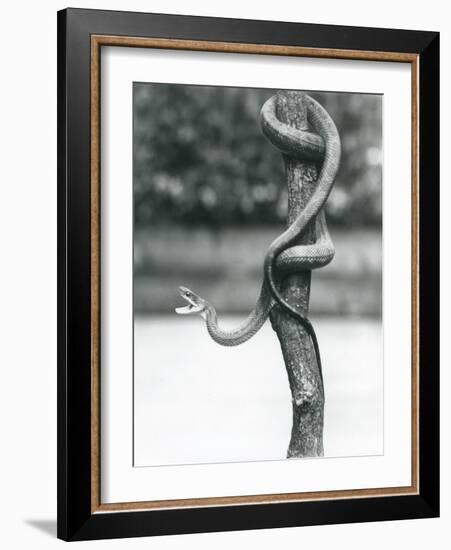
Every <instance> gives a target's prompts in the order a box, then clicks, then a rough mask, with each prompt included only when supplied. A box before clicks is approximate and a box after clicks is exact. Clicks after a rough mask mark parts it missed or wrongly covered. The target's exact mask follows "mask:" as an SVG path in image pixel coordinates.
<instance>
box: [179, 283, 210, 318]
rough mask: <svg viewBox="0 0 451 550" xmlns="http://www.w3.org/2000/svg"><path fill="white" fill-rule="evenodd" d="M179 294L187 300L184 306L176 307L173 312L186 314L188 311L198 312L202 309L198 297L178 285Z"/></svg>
mask: <svg viewBox="0 0 451 550" xmlns="http://www.w3.org/2000/svg"><path fill="white" fill-rule="evenodd" d="M179 294H180V296H181V297H182V298H183V299H184V300H185V301H186V302H188V305H186V306H184V307H176V308H175V312H176V313H178V314H179V315H187V314H189V313H200V312H201V311H202V310H203V305H202V304H200V303H199V302H198V297H197V296H196V295H195V294H194V292H191V290H189V289H188V288H186V287H184V286H180V287H179Z"/></svg>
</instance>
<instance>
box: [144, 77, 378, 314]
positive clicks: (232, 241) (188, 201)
mask: <svg viewBox="0 0 451 550" xmlns="http://www.w3.org/2000/svg"><path fill="white" fill-rule="evenodd" d="M273 94H274V91H273V90H254V89H246V88H220V87H206V86H205V87H204V86H186V85H174V84H170V85H166V84H147V83H143V84H139V83H135V84H134V208H135V217H134V219H135V242H134V248H135V250H134V252H135V255H134V258H135V271H134V275H135V312H136V313H138V314H146V313H158V312H161V313H162V312H165V311H167V310H168V305H169V304H172V302H173V299H174V289H176V288H177V286H178V285H179V284H186V285H187V286H192V288H193V290H196V289H197V290H198V291H199V292H200V293H201V294H203V295H205V296H206V297H209V298H210V299H211V300H212V301H213V303H214V304H215V305H216V306H217V308H218V309H219V310H220V311H223V312H229V313H232V312H233V313H240V312H244V311H246V312H247V311H249V310H250V309H251V308H252V306H253V305H254V301H255V295H256V292H257V290H258V287H259V285H260V281H261V273H262V261H263V257H264V254H265V252H266V250H267V248H268V246H269V244H270V243H271V241H272V240H273V239H274V238H275V237H276V236H277V235H278V234H280V232H281V231H282V230H283V228H284V224H285V220H286V213H287V188H286V181H285V177H284V166H283V160H282V156H281V154H280V153H279V152H278V151H277V150H276V149H275V148H274V147H273V146H272V145H271V144H270V143H269V142H268V141H267V140H266V139H265V137H264V136H263V135H262V133H261V131H260V126H259V123H258V115H259V111H260V109H261V106H262V105H263V103H264V102H265V101H266V99H268V98H269V97H270V96H271V95H273ZM311 95H312V96H313V97H314V98H315V99H317V100H318V101H319V102H320V103H321V104H322V105H324V107H325V108H326V109H327V110H328V112H329V113H330V115H331V116H332V118H333V120H334V121H335V124H336V125H337V128H338V130H339V133H340V136H341V142H342V150H343V154H342V160H341V166H340V171H339V173H338V177H337V180H336V183H335V185H334V188H333V190H332V193H331V195H330V197H329V199H328V202H327V205H326V211H327V218H328V224H329V227H330V232H331V235H332V239H333V241H334V243H335V246H336V249H337V252H336V256H335V258H334V260H333V262H332V263H331V264H330V265H329V266H328V267H327V268H326V269H322V270H317V271H316V272H315V273H314V276H313V281H314V284H313V286H312V299H311V313H312V314H322V315H347V314H349V315H366V316H368V315H369V316H380V314H381V268H382V260H381V255H382V247H381V228H382V127H381V124H382V97H381V96H375V95H362V94H344V93H341V94H338V93H311Z"/></svg>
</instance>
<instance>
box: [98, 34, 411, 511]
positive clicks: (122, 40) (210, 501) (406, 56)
mask: <svg viewBox="0 0 451 550" xmlns="http://www.w3.org/2000/svg"><path fill="white" fill-rule="evenodd" d="M101 46H122V47H134V48H158V49H170V50H191V51H206V52H222V53H247V54H261V55H280V56H296V57H314V58H330V59H354V60H366V61H383V62H387V61H388V62H398V63H400V62H401V63H410V64H411V70H412V117H411V121H412V195H411V200H412V271H411V273H412V392H411V399H412V428H411V429H412V482H411V485H410V486H408V487H383V488H368V489H352V490H337V491H316V492H304V493H281V494H264V495H246V496H222V497H206V498H189V499H175V500H155V501H146V502H117V503H108V504H102V502H101V492H100V191H101V187H100V80H101V79H100V50H101ZM419 70H420V68H419V56H418V55H417V54H410V53H399V52H374V51H366V50H338V49H336V50H334V49H329V48H304V47H300V46H299V47H298V46H278V45H267V44H242V43H232V42H211V41H198V40H178V39H166V38H140V37H129V36H111V35H92V36H91V513H93V514H94V513H108V512H117V511H131V510H156V509H158V510H163V509H170V508H195V507H206V506H229V505H248V504H267V503H277V502H307V501H313V500H336V499H343V498H352V499H355V498H367V497H386V496H400V495H417V494H419V394H418V388H419V374H420V373H419V300H418V296H419V295H418V292H419V152H418V147H419V139H418V135H419V134H418V132H419Z"/></svg>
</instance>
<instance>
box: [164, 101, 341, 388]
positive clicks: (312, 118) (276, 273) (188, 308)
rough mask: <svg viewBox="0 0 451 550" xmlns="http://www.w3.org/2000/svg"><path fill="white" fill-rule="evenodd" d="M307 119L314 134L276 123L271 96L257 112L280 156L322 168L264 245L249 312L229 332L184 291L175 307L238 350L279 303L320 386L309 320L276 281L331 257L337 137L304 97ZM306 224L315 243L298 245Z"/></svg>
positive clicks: (319, 108)
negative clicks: (303, 337)
mask: <svg viewBox="0 0 451 550" xmlns="http://www.w3.org/2000/svg"><path fill="white" fill-rule="evenodd" d="M304 101H305V104H306V108H307V120H308V122H309V124H310V126H311V127H312V129H313V132H310V131H307V130H300V129H297V128H294V127H292V126H289V125H288V124H285V123H283V122H282V121H280V120H279V119H278V118H277V97H276V96H272V97H271V98H269V99H268V100H267V101H266V102H265V103H264V105H263V107H262V109H261V111H260V125H261V128H262V131H263V134H264V135H265V136H266V138H267V139H268V140H269V141H270V143H271V144H272V145H273V146H275V147H276V148H277V149H278V150H279V151H280V152H281V153H282V154H284V155H286V156H288V157H293V158H295V159H298V160H301V161H313V162H316V163H317V164H318V165H319V164H320V163H321V161H322V164H321V169H320V172H319V175H318V178H317V181H316V186H315V189H314V191H313V193H312V195H311V197H310V199H309V200H308V201H307V203H306V205H305V207H304V208H303V209H302V210H301V212H300V213H299V214H298V216H297V217H296V218H295V219H294V221H293V222H292V223H291V224H290V225H289V226H288V228H287V229H286V230H285V231H284V232H283V233H282V234H281V235H279V236H278V237H277V238H276V239H275V240H274V241H273V242H272V243H271V244H270V246H269V248H268V251H267V253H266V255H265V258H264V262H263V282H262V285H261V288H260V293H259V296H258V299H257V301H256V304H255V307H254V309H253V310H252V311H251V312H250V314H249V315H248V316H247V318H246V319H245V320H244V321H243V322H242V323H240V324H239V325H238V326H236V327H235V328H233V329H225V328H222V327H220V326H219V322H218V314H217V312H216V309H215V307H214V306H213V305H212V304H211V303H210V302H209V301H207V300H205V299H204V298H202V297H201V296H199V295H198V294H196V293H195V292H193V291H192V290H190V289H189V288H187V287H184V286H180V287H179V294H180V296H181V297H182V298H183V299H184V300H185V302H186V303H187V305H185V306H184V307H178V308H176V310H175V311H176V313H178V314H179V315H189V314H199V315H200V316H201V317H202V318H203V319H204V321H205V324H206V327H207V330H208V333H209V335H210V337H211V338H212V339H213V340H214V341H215V342H217V343H218V344H220V345H222V346H237V345H240V344H242V343H244V342H246V341H247V340H249V339H250V338H252V337H253V336H254V335H255V334H256V333H257V332H258V331H259V330H260V328H261V327H262V326H263V324H264V323H265V321H266V319H267V318H268V316H269V314H270V312H271V310H272V308H273V307H274V306H275V305H276V304H279V306H280V307H281V308H282V310H283V311H285V312H286V313H288V314H289V315H290V316H291V317H293V318H294V319H295V320H297V321H298V322H299V323H300V324H301V326H302V327H303V328H304V329H305V331H306V332H307V333H308V335H309V336H310V338H311V340H312V343H313V347H314V350H315V355H316V360H317V364H318V369H319V372H320V377H321V383H322V384H323V374H322V366H321V357H320V352H319V346H318V340H317V337H316V333H315V330H314V328H313V325H312V324H311V322H310V320H309V319H308V318H307V317H306V316H304V315H302V314H301V313H300V312H299V311H298V310H297V309H296V308H295V307H294V306H292V305H291V304H289V303H288V302H287V301H286V300H285V299H284V297H283V296H282V293H281V290H280V288H279V287H278V281H280V280H281V278H282V277H286V276H288V275H291V274H294V273H299V272H305V271H310V270H312V269H317V268H321V267H324V266H326V265H327V264H329V263H330V262H331V261H332V259H333V257H334V254H335V248H334V245H333V242H332V240H331V237H330V234H329V231H328V228H327V223H326V218H325V212H324V208H323V207H324V205H325V203H326V201H327V198H328V196H329V194H330V191H331V189H332V186H333V183H334V180H335V177H336V174H337V171H338V168H339V164H340V155H341V145H340V136H339V134H338V131H337V128H336V126H335V124H334V122H333V120H332V118H331V117H330V115H329V114H328V112H327V111H326V110H325V109H324V107H323V106H322V105H321V104H320V103H318V102H317V101H316V100H314V99H313V98H312V97H310V96H309V95H306V94H305V95H304ZM310 222H314V223H315V242H314V243H312V244H298V242H299V238H300V237H301V236H302V235H303V233H304V232H305V230H306V228H307V227H308V225H309V224H310Z"/></svg>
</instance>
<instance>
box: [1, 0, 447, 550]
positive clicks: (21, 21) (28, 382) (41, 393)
mask: <svg viewBox="0 0 451 550" xmlns="http://www.w3.org/2000/svg"><path fill="white" fill-rule="evenodd" d="M70 5H71V6H73V7H90V8H103V9H127V10H135V11H153V12H162V13H181V14H183V13H190V14H193V15H210V16H222V17H241V18H257V19H279V20H282V21H283V20H285V21H303V22H311V23H330V24H344V25H358V26H380V27H393V28H411V29H426V30H436V31H441V32H442V37H441V38H442V77H441V82H442V98H443V99H444V100H445V99H446V98H449V97H451V89H450V74H449V67H450V65H451V64H450V61H451V59H450V51H451V31H450V29H449V23H450V20H449V18H448V17H447V11H446V3H445V2H441V1H438V0H430V1H428V2H424V0H423V1H417V0H411V1H410V2H409V3H405V2H399V3H398V4H397V3H395V2H393V1H392V0H378V1H377V2H373V3H372V4H370V5H368V3H365V2H362V1H361V0H351V1H343V2H335V1H333V0H323V1H322V2H311V3H307V2H290V1H289V0H279V1H278V2H271V3H269V2H268V3H266V4H264V3H263V2H261V1H259V2H257V1H254V2H251V1H248V2H243V1H232V0H229V1H228V2H225V3H219V2H209V1H207V0H202V1H200V0H197V1H194V0H192V1H191V2H186V1H185V2H183V0H165V1H163V0H155V1H153V2H137V1H128V2H125V1H122V2H120V1H115V0H109V1H98V2H90V1H88V0H86V1H85V2H78V1H72V2H71V3H70ZM64 7H66V4H65V3H64V2H58V1H55V0H48V1H46V2H45V3H44V2H30V1H27V2H17V3H15V4H13V3H5V4H4V5H3V7H2V49H1V54H0V55H1V57H2V60H1V65H0V67H1V81H2V84H1V87H0V94H1V100H0V140H1V143H0V147H1V148H0V150H1V153H2V154H1V160H0V182H1V190H2V195H1V200H0V239H1V240H0V243H1V251H2V255H1V259H2V270H1V272H0V278H1V280H0V329H1V332H0V334H1V345H0V365H1V372H2V383H1V385H0V433H1V452H0V495H1V496H0V517H1V520H2V521H1V524H2V531H1V534H0V537H1V540H2V546H4V547H5V548H10V549H14V548H19V547H20V548H21V547H25V548H26V547H27V544H28V545H29V546H31V545H32V546H33V547H34V548H50V547H52V546H53V545H56V544H60V543H59V542H57V541H56V540H55V539H54V531H55V528H54V521H55V517H56V10H57V9H61V8H64ZM450 120H451V117H450V109H449V103H448V101H443V102H442V121H444V122H443V123H442V151H446V152H448V151H449V150H450V148H451V143H450V132H449V126H448V125H449V122H450ZM447 158H448V155H447V156H445V155H443V159H444V162H443V172H442V182H443V186H442V211H443V214H445V208H446V207H447V205H449V204H451V200H450V199H451V197H450V189H449V186H448V185H445V182H446V183H448V182H449V181H450V168H449V164H448V163H447V162H446V161H447ZM450 225H451V216H449V215H447V216H445V215H443V218H442V235H443V239H442V253H443V256H442V270H443V273H442V281H443V282H444V284H443V288H442V294H441V296H442V297H441V302H442V304H443V305H442V317H443V324H442V335H443V341H444V343H443V350H442V351H443V354H444V355H443V359H442V363H443V364H444V366H445V367H446V368H444V369H443V373H442V388H447V387H449V383H450V375H449V368H448V365H449V362H450V353H449V352H450V348H449V336H448V338H446V336H447V332H448V329H449V320H450V319H449V313H448V312H447V309H449V306H450V290H449V288H450V287H449V284H446V281H449V280H450V275H451V274H450V257H449V248H450V247H449V241H448V240H447V239H445V237H447V236H448V235H449V234H450V232H451V231H450V230H451V227H450ZM446 251H447V252H448V253H447V254H445V252H446ZM445 322H446V324H445ZM446 340H447V341H446ZM442 393H443V399H442V493H443V495H442V518H441V519H435V520H420V521H404V522H390V523H384V524H380V523H379V524H361V525H338V526H328V527H309V528H296V529H282V530H270V531H256V532H241V533H227V534H224V533H220V534H206V535H189V536H183V537H181V536H179V537H162V538H156V539H152V540H151V541H149V539H147V540H129V541H107V542H103V543H99V544H103V545H105V544H106V545H108V546H112V547H116V548H119V547H120V548H123V547H124V546H125V547H132V546H134V547H144V545H149V544H150V545H151V546H152V548H182V547H183V548H197V549H203V548H205V549H207V548H211V547H214V548H219V549H220V548H228V547H229V546H230V545H234V546H235V547H243V548H246V547H251V546H254V545H255V546H256V545H259V546H260V547H261V548H272V547H274V546H277V547H279V548H280V547H283V546H284V545H289V544H296V545H299V546H300V545H302V546H303V547H304V548H308V547H309V545H310V544H311V545H315V547H320V548H327V547H331V546H332V545H333V546H336V547H341V546H346V547H347V548H348V549H354V548H356V549H357V548H362V547H365V549H366V550H370V549H372V548H380V546H381V545H385V546H387V547H392V546H394V545H395V544H399V545H403V546H404V547H406V546H409V547H410V548H411V549H416V548H418V549H420V548H424V547H425V546H427V545H430V544H431V543H433V542H434V541H437V545H438V546H439V547H440V546H442V545H441V544H440V542H439V541H438V540H437V538H438V537H440V536H441V537H445V536H448V537H449V535H450V534H451V530H450V527H449V525H450V520H451V503H450V467H449V463H450V459H451V453H450V436H449V433H450V425H449V418H450V400H449V397H448V395H445V392H444V391H443V392H442ZM92 544H93V543H87V546H88V547H90V546H91V545H92ZM85 547H86V546H85Z"/></svg>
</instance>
